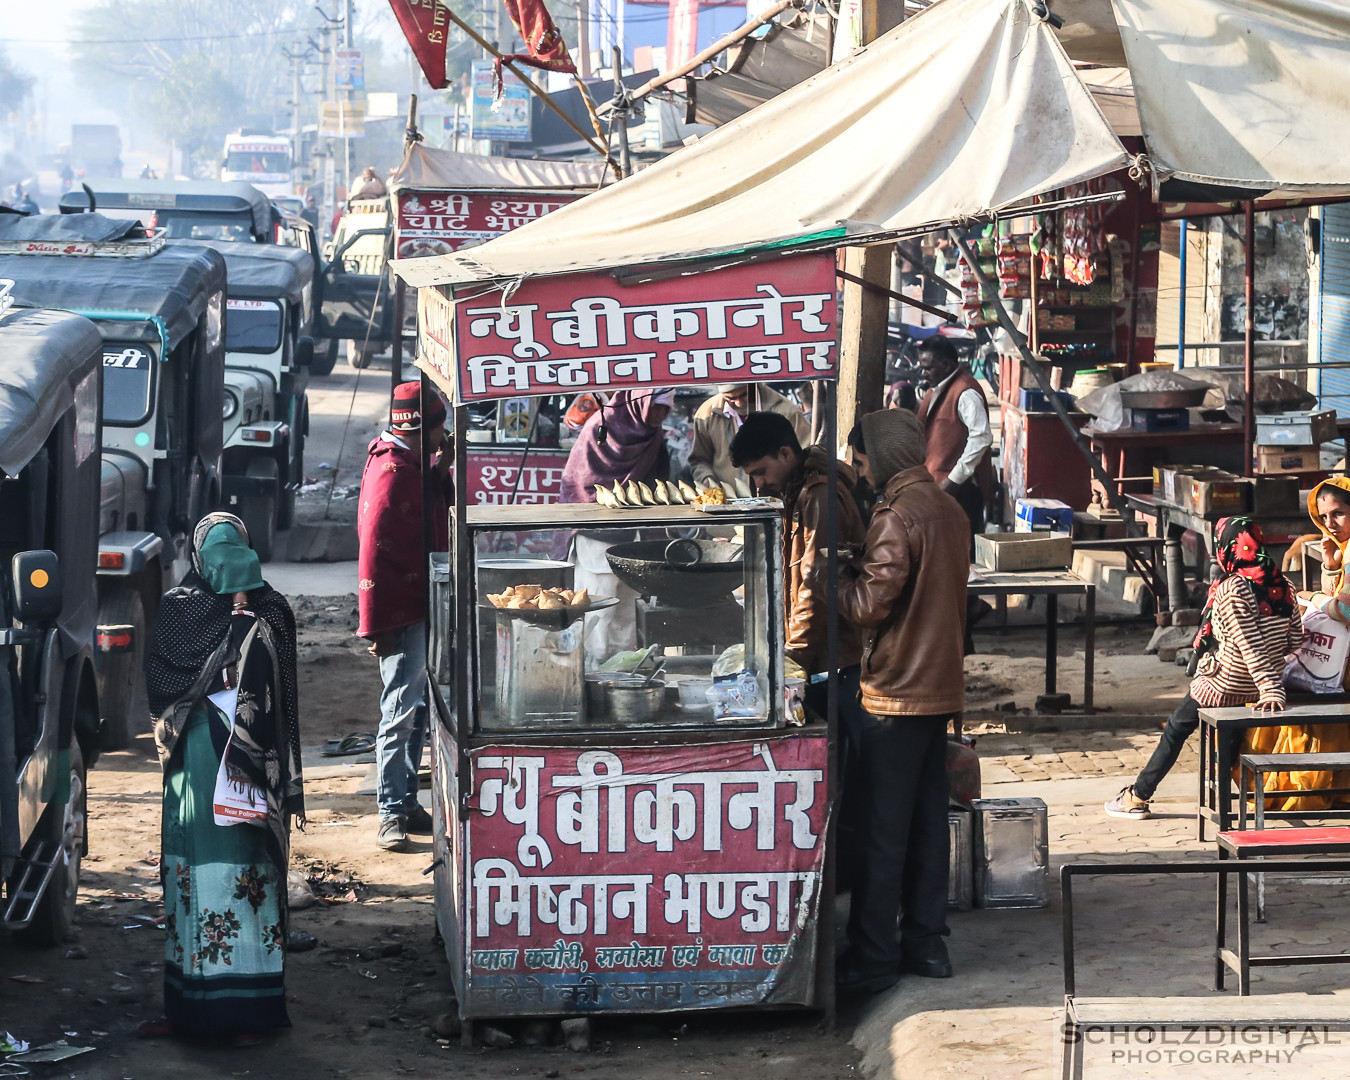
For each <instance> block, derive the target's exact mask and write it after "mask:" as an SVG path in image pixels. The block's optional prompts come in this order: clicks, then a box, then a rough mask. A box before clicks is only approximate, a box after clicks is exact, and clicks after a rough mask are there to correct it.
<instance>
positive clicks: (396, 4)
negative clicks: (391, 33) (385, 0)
mask: <svg viewBox="0 0 1350 1080" xmlns="http://www.w3.org/2000/svg"><path fill="white" fill-rule="evenodd" d="M389 6H390V7H391V8H393V9H394V18H396V19H398V25H399V26H400V27H401V28H402V30H403V36H404V37H405V38H407V39H408V44H409V45H411V46H412V51H413V55H414V56H415V57H417V63H418V66H419V67H421V69H422V74H423V75H425V76H426V77H427V82H429V83H430V84H431V88H432V89H433V90H444V89H445V34H446V29H447V27H449V25H450V16H449V14H448V13H447V12H446V10H445V8H443V7H442V6H441V5H440V4H438V3H437V2H436V0H389Z"/></svg>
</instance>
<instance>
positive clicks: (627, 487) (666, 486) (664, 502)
mask: <svg viewBox="0 0 1350 1080" xmlns="http://www.w3.org/2000/svg"><path fill="white" fill-rule="evenodd" d="M749 497H750V485H749V484H748V483H746V482H745V481H744V480H739V479H738V480H734V481H732V482H731V483H729V484H715V483H713V482H711V481H705V482H704V484H703V486H702V487H695V486H694V485H693V484H687V483H685V482H683V481H681V482H680V483H678V484H674V483H671V482H670V481H669V480H653V481H652V482H651V483H649V484H646V483H642V482H641V481H637V480H629V481H628V482H627V483H624V482H623V481H622V480H620V481H616V482H615V483H614V484H613V485H612V486H610V487H606V486H604V485H603V484H597V485H596V488H595V501H596V502H597V503H599V504H600V505H601V506H606V507H609V508H611V509H631V508H634V507H640V506H697V507H702V506H705V505H725V504H726V503H728V502H729V501H730V500H733V499H742V498H749Z"/></svg>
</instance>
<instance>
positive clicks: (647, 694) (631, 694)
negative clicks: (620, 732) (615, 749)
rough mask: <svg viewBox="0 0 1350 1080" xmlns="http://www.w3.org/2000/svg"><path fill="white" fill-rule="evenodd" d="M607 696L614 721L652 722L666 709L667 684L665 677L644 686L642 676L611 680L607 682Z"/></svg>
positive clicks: (610, 713) (626, 722)
mask: <svg viewBox="0 0 1350 1080" xmlns="http://www.w3.org/2000/svg"><path fill="white" fill-rule="evenodd" d="M605 696H606V697H607V698H609V719H610V720H612V721H613V722H614V723H616V724H650V723H651V722H652V721H654V720H659V719H660V718H661V713H662V711H663V710H664V709H665V704H666V684H665V680H664V679H653V680H652V681H651V682H650V683H647V684H646V685H645V686H644V685H643V680H642V679H640V678H633V679H631V680H624V681H622V682H611V683H606V684H605Z"/></svg>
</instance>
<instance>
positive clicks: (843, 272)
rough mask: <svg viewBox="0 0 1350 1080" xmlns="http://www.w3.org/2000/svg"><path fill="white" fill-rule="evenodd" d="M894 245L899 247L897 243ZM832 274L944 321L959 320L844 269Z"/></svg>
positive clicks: (948, 313)
mask: <svg viewBox="0 0 1350 1080" xmlns="http://www.w3.org/2000/svg"><path fill="white" fill-rule="evenodd" d="M896 246H897V247H899V245H898V244H897V245H896ZM901 254H904V252H901ZM905 258H909V256H908V255H906V256H905ZM911 261H912V260H911ZM834 276H835V277H840V278H843V279H844V280H845V281H851V282H853V284H854V285H861V286H862V287H863V288H864V289H872V290H875V291H876V292H880V293H883V294H884V295H886V296H887V297H889V298H890V299H892V300H895V301H897V302H899V303H901V304H908V305H909V306H910V307H916V308H918V309H919V310H920V311H926V312H928V314H929V315H936V316H937V317H938V318H939V319H943V320H945V321H946V322H949V323H956V322H959V321H960V320H958V319H957V317H956V316H955V315H953V314H952V313H951V312H950V311H943V310H942V309H941V308H940V307H933V305H932V304H925V303H924V302H923V301H922V300H915V299H914V297H912V296H906V295H905V294H904V293H898V292H896V291H895V290H894V289H883V288H881V286H879V285H873V284H872V283H871V282H870V281H867V280H865V279H863V278H860V277H854V276H853V275H852V274H850V273H849V272H848V271H846V270H836V271H835V272H834Z"/></svg>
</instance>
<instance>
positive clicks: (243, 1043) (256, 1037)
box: [230, 1031, 263, 1050]
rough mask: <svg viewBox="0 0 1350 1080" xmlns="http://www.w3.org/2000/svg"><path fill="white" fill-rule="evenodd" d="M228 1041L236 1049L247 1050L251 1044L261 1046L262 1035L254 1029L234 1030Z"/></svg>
mask: <svg viewBox="0 0 1350 1080" xmlns="http://www.w3.org/2000/svg"><path fill="white" fill-rule="evenodd" d="M230 1041H231V1042H233V1043H234V1048H235V1049H236V1050H247V1049H248V1048H249V1047H251V1046H261V1045H262V1044H263V1037H262V1036H261V1035H260V1034H258V1032H256V1031H236V1032H235V1033H234V1037H233V1038H232V1039H231V1040H230Z"/></svg>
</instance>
